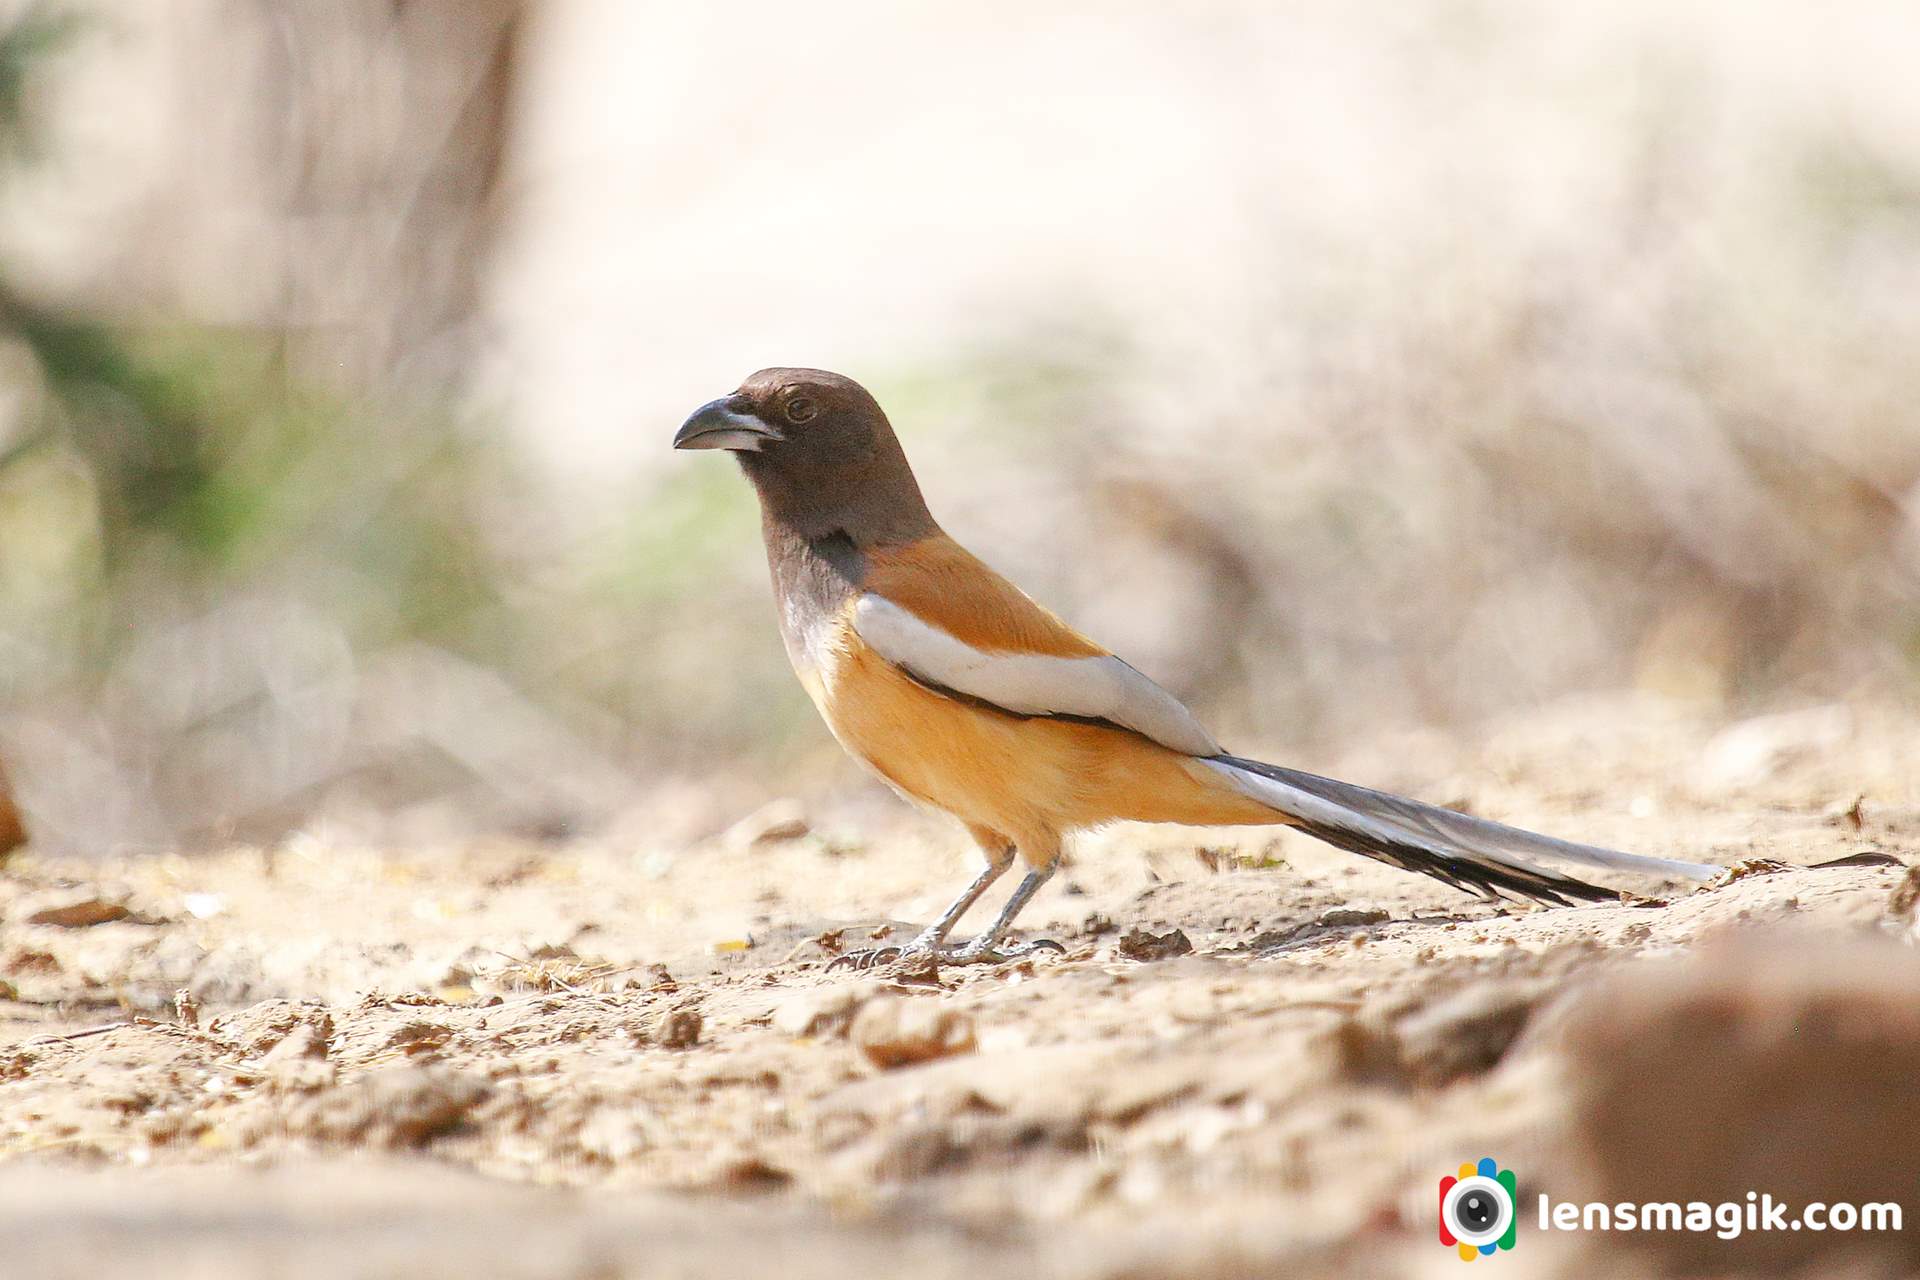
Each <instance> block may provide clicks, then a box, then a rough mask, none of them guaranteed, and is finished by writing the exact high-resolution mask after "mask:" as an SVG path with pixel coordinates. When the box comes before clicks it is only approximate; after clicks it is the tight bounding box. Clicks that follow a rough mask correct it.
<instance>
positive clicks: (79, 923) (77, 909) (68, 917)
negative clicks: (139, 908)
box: [27, 898, 133, 929]
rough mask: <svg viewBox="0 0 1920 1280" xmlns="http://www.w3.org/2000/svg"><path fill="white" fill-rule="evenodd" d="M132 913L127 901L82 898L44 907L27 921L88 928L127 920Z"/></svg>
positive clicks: (72, 927)
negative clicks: (128, 908)
mask: <svg viewBox="0 0 1920 1280" xmlns="http://www.w3.org/2000/svg"><path fill="white" fill-rule="evenodd" d="M132 914H133V913H132V912H131V911H129V910H127V907H126V904H125V903H120V902H108V901H107V900H106V899H104V898H82V899H80V900H79V901H77V902H63V903H60V904H59V905H57V906H51V907H42V908H41V909H40V910H38V911H35V912H34V913H33V914H31V915H29V916H28V917H27V923H28V924H50V925H54V926H56V927H57V928H61V929H87V928H91V927H92V926H94V925H96V924H111V923H113V922H114V921H115V920H125V919H126V918H127V917H128V916H130V915H132Z"/></svg>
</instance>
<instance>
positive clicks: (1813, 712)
mask: <svg viewBox="0 0 1920 1280" xmlns="http://www.w3.org/2000/svg"><path fill="white" fill-rule="evenodd" d="M1852 732H1853V715H1852V713H1851V712H1849V711H1848V710H1847V709H1846V708H1845V707H1843V706H1838V705H1835V706H1825V707H1808V708H1806V709H1805V710H1803V711H1783V712H1779V713H1777V714H1774V715H1766V716H1755V717H1754V718H1752V719H1751V720H1742V721H1741V722H1740V723H1738V724H1735V725H1730V726H1728V727H1727V728H1725V729H1722V730H1721V731H1720V732H1719V733H1718V734H1716V735H1714V737H1713V739H1712V741H1710V742H1708V743H1707V745H1706V749H1705V750H1704V751H1703V752H1702V753H1701V756H1700V763H1699V764H1698V766H1696V768H1695V770H1694V782H1695V784H1696V785H1697V786H1700V787H1703V788H1706V789H1708V790H1721V789H1724V788H1728V787H1749V786H1754V785H1756V784H1758V783H1761V782H1765V781H1766V780H1767V779H1768V778H1771V777H1772V776H1773V775H1775V774H1776V773H1778V772H1780V770H1782V769H1784V768H1785V767H1787V766H1788V765H1789V764H1791V763H1793V762H1794V761H1795V760H1799V759H1803V758H1805V757H1807V756H1810V755H1813V754H1816V753H1818V752H1822V751H1831V750H1833V749H1834V748H1836V747H1838V746H1840V745H1841V744H1842V743H1844V742H1845V741H1846V740H1847V738H1848V736H1849V735H1850V734H1851V733H1852Z"/></svg>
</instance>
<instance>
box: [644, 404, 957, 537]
mask: <svg viewBox="0 0 1920 1280" xmlns="http://www.w3.org/2000/svg"><path fill="white" fill-rule="evenodd" d="M673 447H674V448H676V449H725V450H728V451H729V452H731V453H732V454H733V455H734V456H735V457H737V458H738V459H739V460H740V465H741V467H742V468H743V469H744V470H745V471H746V473H747V477H748V478H749V479H750V480H752V481H753V484H754V487H755V488H756V489H758V490H759V492H760V501H761V503H762V505H763V506H764V507H765V509H766V511H767V513H768V515H769V516H773V517H776V518H778V519H780V520H782V521H784V522H786V523H788V524H791V525H793V526H794V527H795V528H796V529H798V530H799V531H800V532H802V533H803V534H804V535H805V536H809V537H811V536H816V535H817V534H818V533H824V532H831V531H833V530H834V529H837V528H844V529H846V530H847V531H848V532H849V533H852V534H855V535H858V534H860V533H862V532H866V533H868V534H869V536H872V537H875V538H879V537H885V536H896V535H898V536H904V534H903V531H905V530H908V528H909V526H912V531H911V532H912V536H918V534H919V532H921V531H922V530H920V529H919V528H918V526H919V525H921V524H922V523H924V524H925V525H926V526H929V527H930V526H931V524H932V520H931V518H930V517H928V516H927V514H926V504H925V503H924V501H923V500H922V499H921V497H920V486H919V485H918V483H916V482H915V480H914V478H913V471H912V469H911V468H909V467H908V465H907V458H906V454H905V453H904V452H903V451H902V450H901V448H900V442H899V440H898V439H897V438H895V436H894V434H893V427H892V425H891V424H889V423H888V422H887V415H886V414H885V413H883V412H882V411H881V409H880V405H879V404H878V403H877V402H876V401H875V400H874V398H873V397H872V396H871V395H869V394H867V389H866V388H865V387H863V386H861V385H860V384H859V383H857V382H855V381H854V380H853V379H852V378H848V377H844V376H842V375H841V374H837V373H828V372H827V371H825V370H824V369H762V370H760V372H758V373H756V374H754V375H753V376H751V377H749V378H748V379H747V380H746V381H745V382H743V383H741V384H740V389H739V390H737V391H735V392H734V393H733V394H732V395H729V396H722V397H721V398H720V399H718V400H710V401H708V402H707V403H706V404H703V405H701V406H700V407H699V408H698V409H696V410H694V411H693V416H691V417H689V418H688V419H687V420H686V421H685V422H684V423H682V424H681V426H680V430H679V431H678V432H676V433H675V434H674V437H673Z"/></svg>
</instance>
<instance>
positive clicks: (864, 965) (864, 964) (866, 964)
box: [827, 947, 904, 973]
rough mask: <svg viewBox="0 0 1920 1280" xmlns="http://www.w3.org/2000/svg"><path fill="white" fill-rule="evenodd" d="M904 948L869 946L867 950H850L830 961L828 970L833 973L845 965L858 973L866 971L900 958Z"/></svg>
mask: <svg viewBox="0 0 1920 1280" xmlns="http://www.w3.org/2000/svg"><path fill="white" fill-rule="evenodd" d="M903 950H904V948H902V947H868V948H867V949H866V950H865V951H849V952H847V953H845V954H844V955H838V956H835V957H834V958H833V959H832V960H830V961H828V962H827V972H828V973H832V972H833V971H834V970H835V969H839V968H843V967H844V968H847V969H852V970H854V971H855V972H856V973H865V972H866V971H867V970H869V969H873V968H877V967H879V966H880V965H883V964H889V963H891V962H892V961H895V960H898V959H899V958H900V955H901V953H902V951H903Z"/></svg>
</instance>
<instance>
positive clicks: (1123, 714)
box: [853, 593, 1220, 756]
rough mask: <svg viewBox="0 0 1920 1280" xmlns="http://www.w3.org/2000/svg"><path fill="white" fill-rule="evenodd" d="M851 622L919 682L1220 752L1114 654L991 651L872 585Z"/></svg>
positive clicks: (1023, 711) (1180, 747) (1180, 709)
mask: <svg viewBox="0 0 1920 1280" xmlns="http://www.w3.org/2000/svg"><path fill="white" fill-rule="evenodd" d="M853 629H854V630H855V631H856V632H857V633H859V636H860V638H861V639H862V640H864V641H866V643H867V645H868V646H869V647H870V648H872V649H873V651H874V652H875V653H878V654H879V655H880V656H881V657H883V658H885V659H886V660H887V661H888V662H891V663H892V664H893V665H894V666H896V667H900V668H902V669H904V670H905V671H906V672H907V673H908V674H910V675H912V676H914V677H916V678H917V679H919V680H920V681H922V682H923V683H926V684H933V685H939V686H940V687H941V688H944V689H952V690H953V691H954V692H956V693H962V694H965V695H966V696H967V697H970V698H978V699H979V700H980V701H982V702H987V703H991V704H993V705H994V706H996V707H1002V708H1004V709H1006V710H1008V711H1011V712H1014V713H1015V714H1017V715H1023V716H1046V715H1063V716H1085V717H1087V718H1089V719H1094V720H1110V721H1112V722H1113V723H1114V724H1117V725H1123V726H1125V727H1126V728H1128V729H1132V730H1133V731H1134V732H1136V733H1139V734H1141V735H1143V736H1145V737H1148V738H1151V739H1152V740H1153V741H1155V742H1157V743H1159V744H1160V745H1161V746H1163V747H1168V748H1170V749H1172V750H1174V751H1179V752H1183V753H1185V754H1187V755H1193V756H1213V755H1219V754H1220V744H1219V743H1217V742H1215V741H1214V740H1213V737H1212V735H1211V734H1209V733H1208V732H1207V731H1206V730H1205V729H1203V728H1201V727H1200V722H1199V721H1198V720H1195V719H1194V718H1193V713H1192V712H1191V711H1188V710H1187V709H1186V708H1185V707H1184V706H1182V705H1181V704H1180V700H1179V699H1178V698H1176V697H1174V696H1173V695H1172V694H1170V693H1168V692H1167V691H1166V690H1165V689H1162V688H1161V687H1160V686H1159V685H1157V684H1155V683H1154V682H1153V681H1151V680H1149V679H1147V678H1146V677H1145V676H1143V675H1141V674H1140V673H1139V672H1138V671H1135V670H1134V669H1133V668H1132V667H1130V666H1128V665H1127V664H1126V663H1124V662H1122V661H1121V660H1120V659H1118V658H1115V657H1113V656H1111V655H1106V656H1102V657H1091V658H1056V657H1049V656H1047V655H1044V654H1034V653H988V652H986V651H985V650H981V649H976V648H974V647H973V646H972V645H970V644H967V643H966V642H964V641H962V640H958V639H956V638H955V637H954V636H953V635H952V634H950V633H949V632H947V631H944V630H942V629H941V628H939V627H936V626H934V625H933V624H932V623H929V622H926V621H924V620H923V619H921V618H919V617H917V616H916V615H915V614H913V613H912V612H911V611H909V610H907V609H903V608H901V607H900V606H899V605H897V604H895V603H893V601H891V600H888V599H886V598H884V597H882V596H878V595H873V594H871V593H869V594H867V595H864V596H861V597H860V599H859V601H858V602H857V603H855V605H854V608H853Z"/></svg>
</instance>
